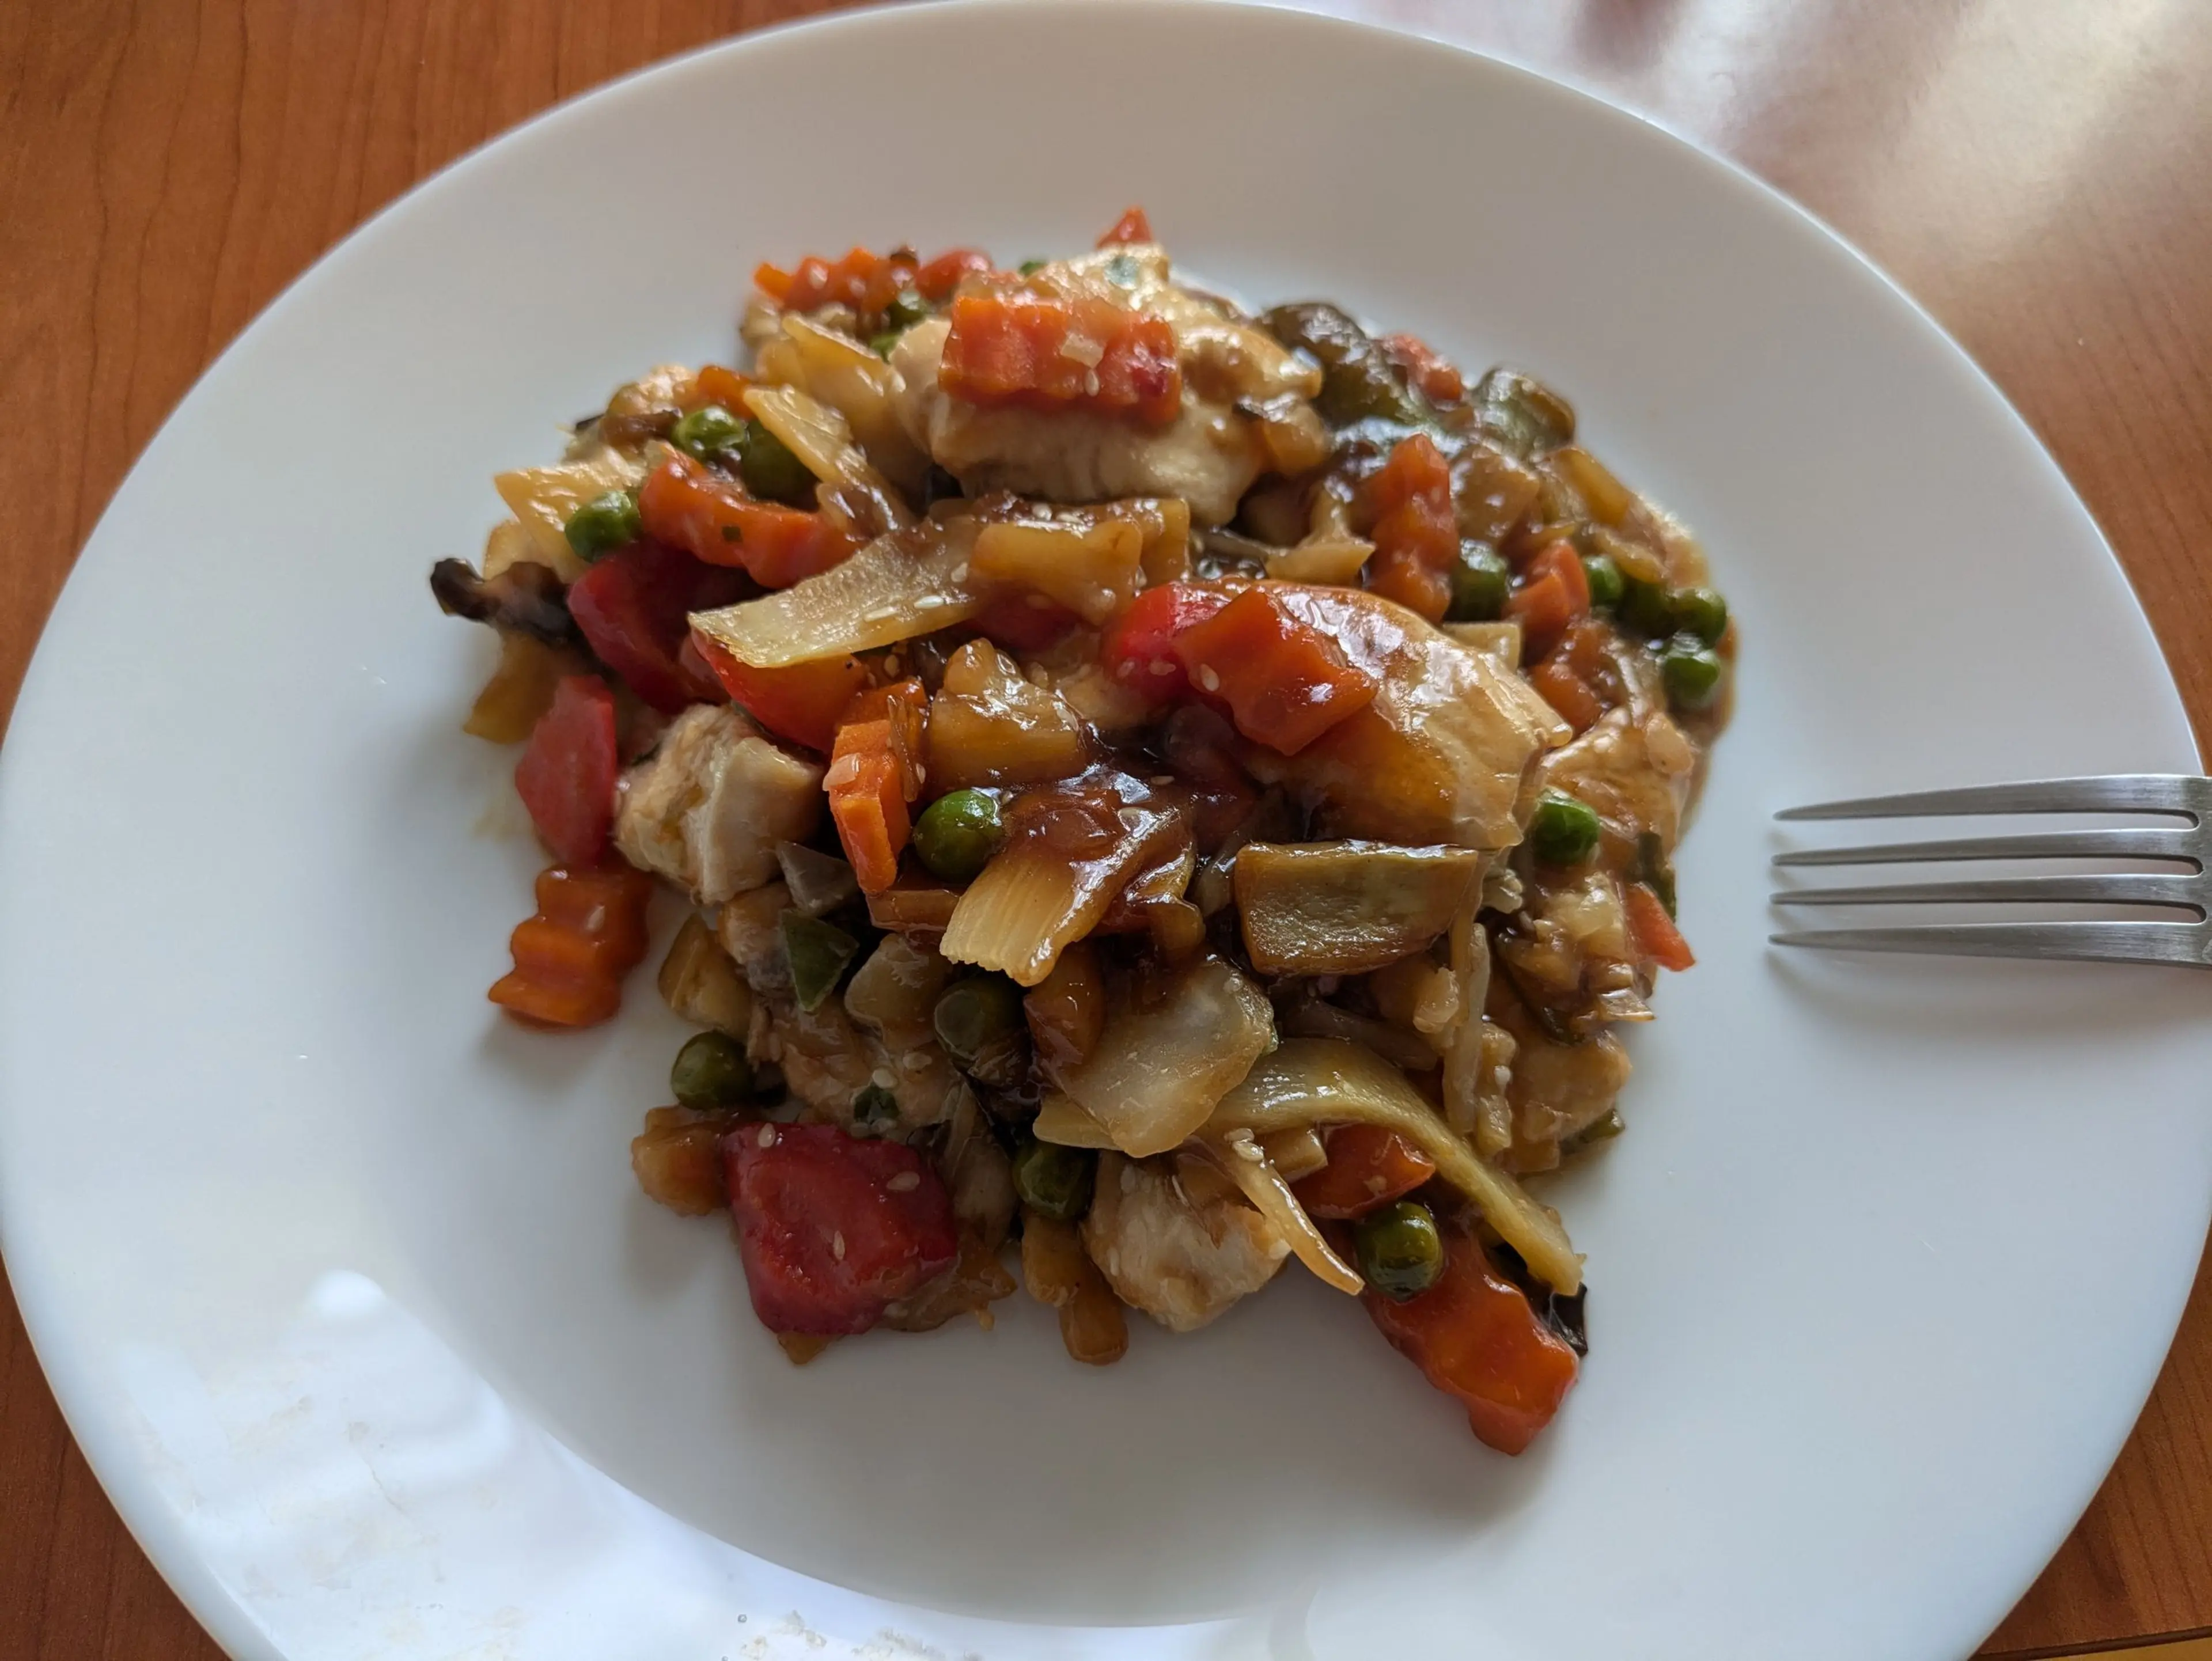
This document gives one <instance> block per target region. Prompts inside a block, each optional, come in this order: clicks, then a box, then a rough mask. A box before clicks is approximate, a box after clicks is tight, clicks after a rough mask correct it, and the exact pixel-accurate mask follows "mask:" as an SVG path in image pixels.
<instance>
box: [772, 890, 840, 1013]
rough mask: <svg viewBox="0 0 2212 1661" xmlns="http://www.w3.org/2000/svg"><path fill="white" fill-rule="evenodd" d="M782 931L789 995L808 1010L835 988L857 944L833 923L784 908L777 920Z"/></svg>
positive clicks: (818, 1007) (815, 1007)
mask: <svg viewBox="0 0 2212 1661" xmlns="http://www.w3.org/2000/svg"><path fill="white" fill-rule="evenodd" d="M778 926H779V928H781V931H782V934H783V955H784V957H785V959H786V960H787V961H788V962H789V964H790V966H791V994H792V996H793V997H795V998H797V999H798V1000H799V1008H800V1009H805V1010H807V1011H809V1012H811V1011H813V1010H815V1009H820V1008H821V1007H822V1003H823V999H825V998H827V997H829V994H830V993H832V992H834V991H836V990H837V982H838V980H839V979H841V978H842V976H843V974H844V973H845V967H846V965H848V963H850V962H851V961H853V960H854V958H855V957H857V956H859V955H860V942H859V941H857V940H855V939H854V938H853V937H852V936H851V935H849V934H847V933H846V932H845V931H844V930H842V929H841V928H839V927H838V926H837V925H836V924H835V923H825V922H823V920H822V919H821V918H818V917H808V916H807V915H805V913H804V912H794V911H787V912H784V914H783V915H782V917H781V918H780V919H778Z"/></svg>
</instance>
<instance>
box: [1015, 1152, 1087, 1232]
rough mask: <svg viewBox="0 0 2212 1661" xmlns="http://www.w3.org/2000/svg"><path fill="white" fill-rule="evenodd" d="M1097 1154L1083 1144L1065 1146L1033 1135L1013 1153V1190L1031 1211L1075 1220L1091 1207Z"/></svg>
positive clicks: (1055, 1218) (1056, 1217) (1062, 1219)
mask: <svg viewBox="0 0 2212 1661" xmlns="http://www.w3.org/2000/svg"><path fill="white" fill-rule="evenodd" d="M1097 1163H1098V1162H1097V1158H1096V1157H1095V1156H1094V1155H1091V1153H1090V1152H1088V1151H1087V1150H1086V1149H1081V1148H1062V1147H1060V1145H1059V1144H1058V1143H1050V1142H1039V1141H1037V1140H1036V1139H1035V1138H1034V1137H1032V1138H1031V1139H1030V1140H1029V1141H1028V1142H1026V1143H1023V1144H1022V1149H1021V1151H1020V1152H1019V1153H1018V1154H1016V1155H1014V1191H1015V1192H1016V1193H1018V1194H1019V1195H1020V1196H1021V1197H1022V1203H1023V1204H1024V1205H1026V1206H1028V1207H1029V1208H1030V1209H1031V1210H1032V1211H1038V1212H1042V1214H1043V1215H1046V1216H1048V1217H1051V1218H1054V1220H1056V1221H1058V1222H1074V1221H1075V1220H1076V1219H1077V1218H1078V1217H1079V1216H1081V1215H1083V1214H1084V1213H1085V1211H1087V1210H1089V1209H1091V1180H1092V1179H1093V1177H1094V1175H1095V1174H1096V1173H1097Z"/></svg>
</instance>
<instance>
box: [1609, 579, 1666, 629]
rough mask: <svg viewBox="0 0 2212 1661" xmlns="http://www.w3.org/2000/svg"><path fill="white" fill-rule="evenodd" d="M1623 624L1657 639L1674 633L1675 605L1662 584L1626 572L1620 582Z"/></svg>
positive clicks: (1621, 618)
mask: <svg viewBox="0 0 2212 1661" xmlns="http://www.w3.org/2000/svg"><path fill="white" fill-rule="evenodd" d="M1620 621H1622V622H1624V623H1626V625H1627V626H1628V627H1631V628H1632V629H1634V630H1635V631H1636V632H1637V633H1638V634H1648V635H1650V636H1652V637H1653V638H1655V639H1656V638H1657V637H1659V636H1661V635H1665V634H1671V633H1674V600H1673V599H1672V597H1670V596H1669V595H1668V592H1667V590H1666V586H1665V585H1663V584H1661V583H1652V582H1646V581H1644V579H1643V578H1641V577H1631V576H1629V575H1627V574H1626V573H1622V575H1621V579H1620Z"/></svg>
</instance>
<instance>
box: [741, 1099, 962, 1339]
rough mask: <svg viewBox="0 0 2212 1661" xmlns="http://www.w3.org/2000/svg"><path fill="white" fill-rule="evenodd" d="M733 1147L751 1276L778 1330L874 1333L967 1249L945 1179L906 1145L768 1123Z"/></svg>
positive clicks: (756, 1299)
mask: <svg viewBox="0 0 2212 1661" xmlns="http://www.w3.org/2000/svg"><path fill="white" fill-rule="evenodd" d="M722 1149H723V1158H724V1161H726V1167H727V1170H728V1174H729V1188H730V1209H732V1212H734V1213H735V1214H736V1216H737V1222H738V1254H739V1256H740V1257H741V1258H743V1259H744V1265H745V1284H746V1287H747V1288H748V1289H749V1290H750V1292H751V1294H752V1300H753V1312H754V1313H755V1314H756V1315H757V1316H759V1317H760V1323H761V1325H763V1326H765V1327H766V1328H768V1329H769V1331H771V1332H811V1333H819V1334H823V1335H829V1334H836V1333H852V1332H865V1331H867V1330H868V1329H869V1328H870V1327H872V1326H873V1325H875V1324H876V1322H877V1321H878V1320H879V1319H881V1318H882V1317H883V1313H884V1309H885V1307H886V1306H888V1305H890V1303H892V1302H894V1301H895V1300H898V1299H901V1298H908V1297H911V1296H913V1295H914V1294H915V1293H916V1292H918V1291H920V1290H921V1288H923V1287H925V1286H927V1284H928V1283H929V1282H931V1281H933V1280H935V1279H936V1278H937V1277H938V1276H939V1275H942V1274H943V1273H944V1272H945V1270H948V1269H950V1268H951V1266H952V1264H953V1262H954V1260H955V1259H956V1258H957V1257H958V1255H959V1241H958V1236H957V1234H956V1232H955V1230H954V1226H953V1221H952V1201H951V1197H949V1196H948V1195H947V1194H946V1192H945V1185H944V1183H943V1182H942V1181H940V1180H939V1178H938V1175H937V1170H936V1167H934V1166H933V1165H932V1164H931V1163H930V1162H929V1161H927V1160H926V1159H924V1158H923V1157H922V1156H921V1155H920V1154H918V1153H916V1152H915V1150H914V1149H911V1148H908V1147H907V1146H906V1145H905V1144H904V1143H897V1142H886V1141H877V1140H870V1141H862V1140H860V1139H859V1138H857V1137H850V1136H848V1135H846V1134H845V1132H844V1131H841V1130H839V1129H838V1128H837V1127H836V1126H835V1125H768V1124H763V1125H741V1126H739V1127H738V1129H737V1130H735V1131H732V1132H731V1133H730V1134H729V1136H728V1137H726V1138H725V1139H724V1141H723V1143H722Z"/></svg>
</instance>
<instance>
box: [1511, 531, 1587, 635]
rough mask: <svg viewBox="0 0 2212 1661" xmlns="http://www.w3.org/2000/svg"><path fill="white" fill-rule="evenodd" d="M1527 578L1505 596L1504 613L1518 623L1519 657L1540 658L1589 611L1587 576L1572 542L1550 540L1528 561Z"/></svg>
mask: <svg viewBox="0 0 2212 1661" xmlns="http://www.w3.org/2000/svg"><path fill="white" fill-rule="evenodd" d="M1524 575H1525V577H1526V580H1525V581H1524V582H1523V583H1522V585H1521V586H1520V587H1519V588H1516V589H1515V590H1514V591H1513V592H1512V593H1511V594H1510V596H1508V597H1507V598H1506V602H1505V615H1507V616H1508V617H1510V618H1512V619H1513V620H1514V621H1517V622H1518V623H1519V624H1520V625H1521V634H1522V648H1521V657H1522V661H1523V662H1524V663H1532V664H1533V663H1536V662H1539V661H1541V659H1542V658H1544V657H1545V656H1546V655H1547V653H1549V652H1550V651H1551V650H1552V648H1553V646H1557V645H1558V644H1559V641H1560V640H1562V639H1564V638H1565V634H1566V632H1567V629H1568V627H1570V626H1571V624H1572V623H1573V622H1574V621H1575V620H1576V619H1577V618H1578V617H1583V616H1586V615H1589V604H1590V597H1589V574H1588V573H1586V572H1584V571H1583V562H1582V558H1581V556H1580V555H1577V553H1576V552H1575V549H1574V545H1573V544H1572V543H1564V542H1560V543H1549V544H1547V546H1546V547H1544V548H1542V549H1539V550H1538V552H1537V554H1536V555H1535V557H1534V559H1532V560H1530V561H1528V569H1527V571H1526V573H1524Z"/></svg>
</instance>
